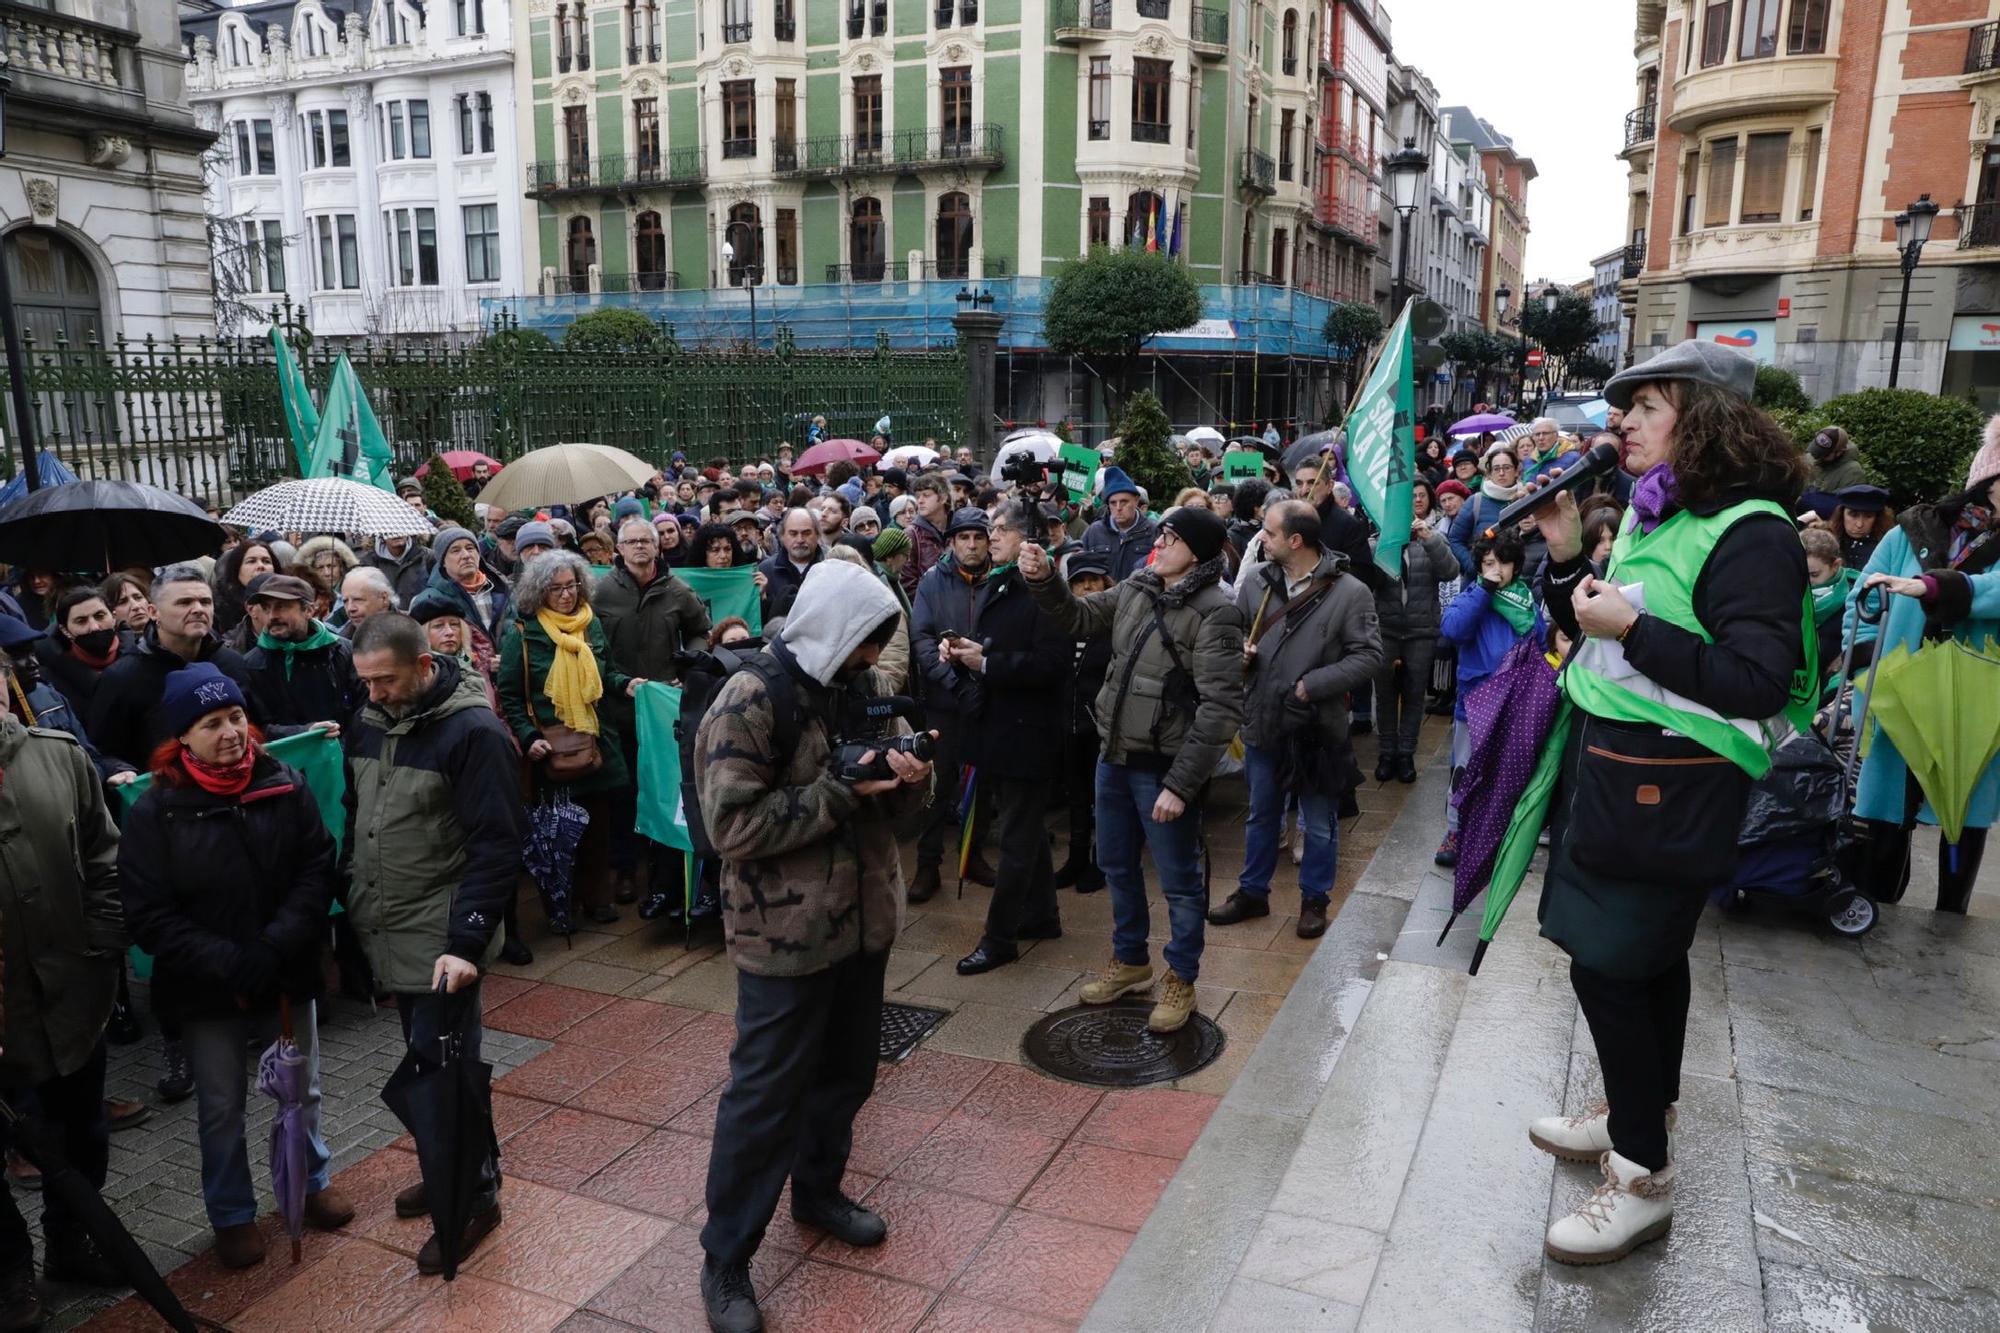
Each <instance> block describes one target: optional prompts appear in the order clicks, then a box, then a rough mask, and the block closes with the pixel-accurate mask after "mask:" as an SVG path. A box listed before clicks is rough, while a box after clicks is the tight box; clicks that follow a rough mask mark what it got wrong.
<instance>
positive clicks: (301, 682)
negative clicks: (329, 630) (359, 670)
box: [243, 637, 368, 728]
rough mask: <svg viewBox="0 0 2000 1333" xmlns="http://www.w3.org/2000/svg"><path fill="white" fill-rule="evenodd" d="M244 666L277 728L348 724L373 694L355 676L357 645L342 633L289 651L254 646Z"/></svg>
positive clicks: (264, 713)
mask: <svg viewBox="0 0 2000 1333" xmlns="http://www.w3.org/2000/svg"><path fill="white" fill-rule="evenodd" d="M288 656H289V658H290V661H291V670H290V671H289V672H287V670H286V660H287V657H288ZM243 669H244V671H245V672H246V673H247V674H248V675H249V678H250V685H249V692H250V693H254V694H255V696H256V702H257V710H258V714H259V716H260V717H261V718H262V719H263V720H264V721H265V722H266V723H268V724H270V725H271V726H273V727H284V728H296V727H309V726H311V725H312V724H313V723H315V722H340V723H345V722H346V721H347V720H348V719H349V718H351V717H353V716H354V710H355V709H357V708H359V707H361V705H362V702H363V701H364V700H365V699H367V697H368V692H367V691H366V690H365V689H363V688H362V685H361V680H360V678H359V677H358V676H356V675H355V674H354V648H353V645H352V644H350V643H349V642H348V641H347V640H346V639H342V638H338V637H336V638H335V639H334V641H333V642H332V643H329V644H327V645H326V646H324V647H321V648H307V649H301V650H300V651H298V652H296V653H291V654H289V655H288V654H286V653H282V652H274V651H272V650H270V649H267V648H263V647H256V648H252V649H251V650H250V651H249V652H247V653H245V654H244V655H243Z"/></svg>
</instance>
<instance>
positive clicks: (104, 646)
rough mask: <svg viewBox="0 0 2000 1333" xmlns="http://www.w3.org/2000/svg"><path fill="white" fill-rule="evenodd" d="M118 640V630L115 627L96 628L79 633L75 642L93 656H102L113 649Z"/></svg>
mask: <svg viewBox="0 0 2000 1333" xmlns="http://www.w3.org/2000/svg"><path fill="white" fill-rule="evenodd" d="M117 640H118V631H117V630H115V629H94V630H91V631H90V632H88V633H86V634H79V635H77V636H76V637H75V639H74V640H73V642H74V643H75V644H76V646H77V647H79V648H81V649H83V651H85V652H86V653H89V654H90V655H91V656H92V657H102V656H104V655H105V654H106V653H108V652H110V651H111V645H112V644H113V643H115V642H117Z"/></svg>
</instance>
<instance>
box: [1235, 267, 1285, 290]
mask: <svg viewBox="0 0 2000 1333" xmlns="http://www.w3.org/2000/svg"><path fill="white" fill-rule="evenodd" d="M1235 285H1236V286H1238V287H1282V286H1284V285H1285V280H1284V279H1283V278H1276V277H1273V276H1271V275H1270V274H1269V273H1259V272H1257V270H1255V269H1249V268H1240V269H1237V270H1236V283H1235Z"/></svg>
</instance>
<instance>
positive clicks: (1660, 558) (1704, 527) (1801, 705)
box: [1562, 500, 1819, 779]
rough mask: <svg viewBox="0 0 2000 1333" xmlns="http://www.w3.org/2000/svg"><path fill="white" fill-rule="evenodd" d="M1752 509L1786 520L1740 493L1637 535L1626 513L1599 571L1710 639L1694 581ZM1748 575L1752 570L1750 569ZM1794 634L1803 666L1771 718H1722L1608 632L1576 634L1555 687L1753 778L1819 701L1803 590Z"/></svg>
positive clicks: (1780, 511) (1589, 707)
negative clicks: (1629, 654)
mask: <svg viewBox="0 0 2000 1333" xmlns="http://www.w3.org/2000/svg"><path fill="white" fill-rule="evenodd" d="M1752 514H1774V515H1776V516H1777V517H1779V518H1782V519H1784V520H1785V521H1786V522H1790V521H1791V516H1790V515H1789V514H1787V513H1785V511H1784V508H1783V507H1782V506H1781V505H1778V504H1775V503H1773V502H1771V501H1769V500H1745V501H1743V502H1742V503H1741V504H1735V505H1731V506H1730V507H1729V508H1727V509H1724V510H1722V511H1721V512H1719V513H1715V514H1708V515H1702V514H1694V513H1691V512H1689V511H1688V510H1685V509H1683V510H1681V511H1680V512H1679V513H1677V514H1675V515H1673V516H1672V517H1671V518H1669V519H1668V520H1667V521H1666V522H1664V523H1662V524H1660V526H1659V527H1657V528H1654V529H1653V531H1652V532H1650V533H1642V532H1641V531H1639V525H1638V519H1637V517H1636V516H1635V515H1633V514H1631V513H1629V512H1628V513H1627V514H1626V515H1625V524H1624V527H1623V528H1622V529H1621V530H1620V531H1619V534H1618V539H1617V540H1616V541H1615V542H1613V543H1612V547H1611V564H1610V568H1609V569H1608V570H1607V571H1606V574H1605V577H1606V579H1607V580H1608V581H1609V582H1612V583H1616V584H1620V585H1625V586H1629V585H1631V584H1635V583H1636V584H1639V585H1641V589H1642V594H1641V595H1642V596H1643V599H1644V601H1645V607H1646V614H1648V615H1653V616H1658V617H1659V618H1660V619H1662V620H1665V621H1669V622H1671V623H1673V624H1675V625H1679V626H1680V627H1681V628H1682V629H1685V630H1688V631H1689V632H1691V633H1694V634H1698V635H1700V636H1701V638H1702V640H1703V642H1706V643H1713V642H1715V637H1714V636H1713V635H1712V634H1710V633H1709V632H1708V630H1707V629H1706V628H1705V627H1704V626H1703V625H1702V623H1701V621H1700V620H1699V619H1697V618H1696V616H1695V613H1694V585H1695V580H1696V579H1698V578H1699V577H1700V576H1701V571H1702V567H1703V566H1704V565H1705V564H1707V562H1708V557H1709V555H1710V553H1711V552H1713V551H1714V550H1715V546H1716V543H1717V542H1719V541H1721V540H1722V536H1723V534H1724V533H1726V532H1728V531H1729V529H1730V528H1732V527H1734V526H1735V525H1736V524H1737V523H1739V522H1741V521H1742V520H1744V519H1746V518H1748V517H1750V516H1751V515H1752ZM1749 573H1750V576H1751V577H1755V573H1754V571H1750V572H1749ZM1799 641H1800V643H1801V645H1802V647H1803V651H1804V656H1803V659H1802V660H1803V663H1804V665H1803V666H1802V667H1801V668H1800V670H1799V671H1798V672H1797V673H1795V674H1794V675H1793V677H1792V688H1791V697H1790V699H1789V700H1788V701H1787V702H1786V705H1785V707H1784V709H1783V711H1782V712H1780V713H1779V714H1778V715H1777V716H1775V717H1768V718H1757V719H1748V718H1733V717H1726V716H1724V715H1723V714H1721V713H1718V712H1716V711H1715V710H1714V709H1712V708H1710V707H1708V706H1707V705H1705V704H1699V703H1696V702H1695V701H1694V700H1692V699H1689V698H1687V697H1686V696H1684V695H1679V694H1676V693H1674V692H1673V691H1672V690H1669V689H1667V688H1666V687H1665V686H1663V685H1661V684H1660V683H1659V682H1657V681H1655V680H1653V679H1652V678H1651V677H1649V676H1646V675H1644V674H1642V673H1640V672H1639V671H1637V670H1636V669H1635V668H1633V667H1632V665H1631V664H1630V663H1629V662H1627V661H1626V659H1625V651H1624V649H1623V648H1622V647H1620V646H1619V644H1618V642H1617V641H1616V640H1615V639H1585V640H1584V642H1583V644H1582V646H1581V647H1579V648H1578V649H1577V652H1576V656H1575V657H1574V658H1573V659H1572V660H1571V661H1570V664H1569V666H1568V667H1567V668H1566V669H1565V670H1564V672H1563V679H1562V685H1563V692H1564V694H1566V695H1567V696H1568V697H1569V699H1570V700H1571V702H1573V703H1575V704H1576V706H1577V707H1579V708H1581V709H1583V710H1584V711H1585V712H1588V713H1592V714H1595V715H1596V716H1598V717H1601V718H1604V719H1606V720H1608V721H1612V722H1637V723H1645V724H1650V725H1653V726H1658V727H1663V728H1665V729H1666V730H1668V731H1672V732H1676V733H1678V734H1680V735H1683V736H1686V737H1687V738H1688V739H1690V740H1692V741H1694V742H1696V743H1697V744H1699V745H1700V746H1702V747H1703V748H1704V749H1707V750H1709V751H1712V752H1713V753H1715V754H1717V755H1720V756H1721V757H1722V758H1724V759H1727V760H1729V761H1730V762H1731V763H1733V764H1735V765H1737V766H1738V767H1739V768H1741V769H1742V770H1743V771H1744V772H1746V773H1748V774H1749V775H1750V776H1751V777H1752V778H1753V779H1754V778H1761V777H1763V776H1764V775H1765V774H1766V773H1768V772H1769V771H1770V769H1771V751H1772V750H1774V749H1776V748H1777V747H1778V746H1779V745H1780V744H1782V743H1783V742H1784V740H1785V739H1786V737H1787V736H1788V735H1789V734H1790V733H1791V731H1792V730H1793V729H1797V730H1800V731H1803V730H1805V729H1806V728H1807V727H1810V726H1811V725H1812V715H1813V708H1814V705H1815V704H1816V703H1817V702H1818V700H1819V636H1818V634H1817V633H1816V631H1815V628H1814V621H1813V599H1812V592H1811V590H1810V589H1807V590H1806V591H1805V592H1804V593H1803V594H1802V595H1801V598H1800V603H1799Z"/></svg>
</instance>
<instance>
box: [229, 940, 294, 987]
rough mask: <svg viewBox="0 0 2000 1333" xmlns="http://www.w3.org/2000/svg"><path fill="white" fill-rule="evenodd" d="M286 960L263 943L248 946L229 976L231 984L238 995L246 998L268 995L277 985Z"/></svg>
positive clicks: (239, 956) (244, 947) (244, 948)
mask: <svg viewBox="0 0 2000 1333" xmlns="http://www.w3.org/2000/svg"><path fill="white" fill-rule="evenodd" d="M284 963H285V960H284V959H282V958H280V957H278V951H277V950H276V949H273V948H272V947H271V946H270V945H268V944H264V943H262V942H258V943H252V944H246V945H244V946H243V951H242V952H241V953H240V954H239V955H238V956H237V959H236V967H235V969H234V970H233V971H232V972H231V973H230V975H229V984H230V985H231V986H232V987H234V988H235V990H236V992H237V994H239V995H243V996H245V997H251V996H258V995H266V994H268V993H270V991H271V989H272V988H273V987H274V986H276V985H277V981H278V972H279V969H281V968H282V967H283V966H284Z"/></svg>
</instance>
